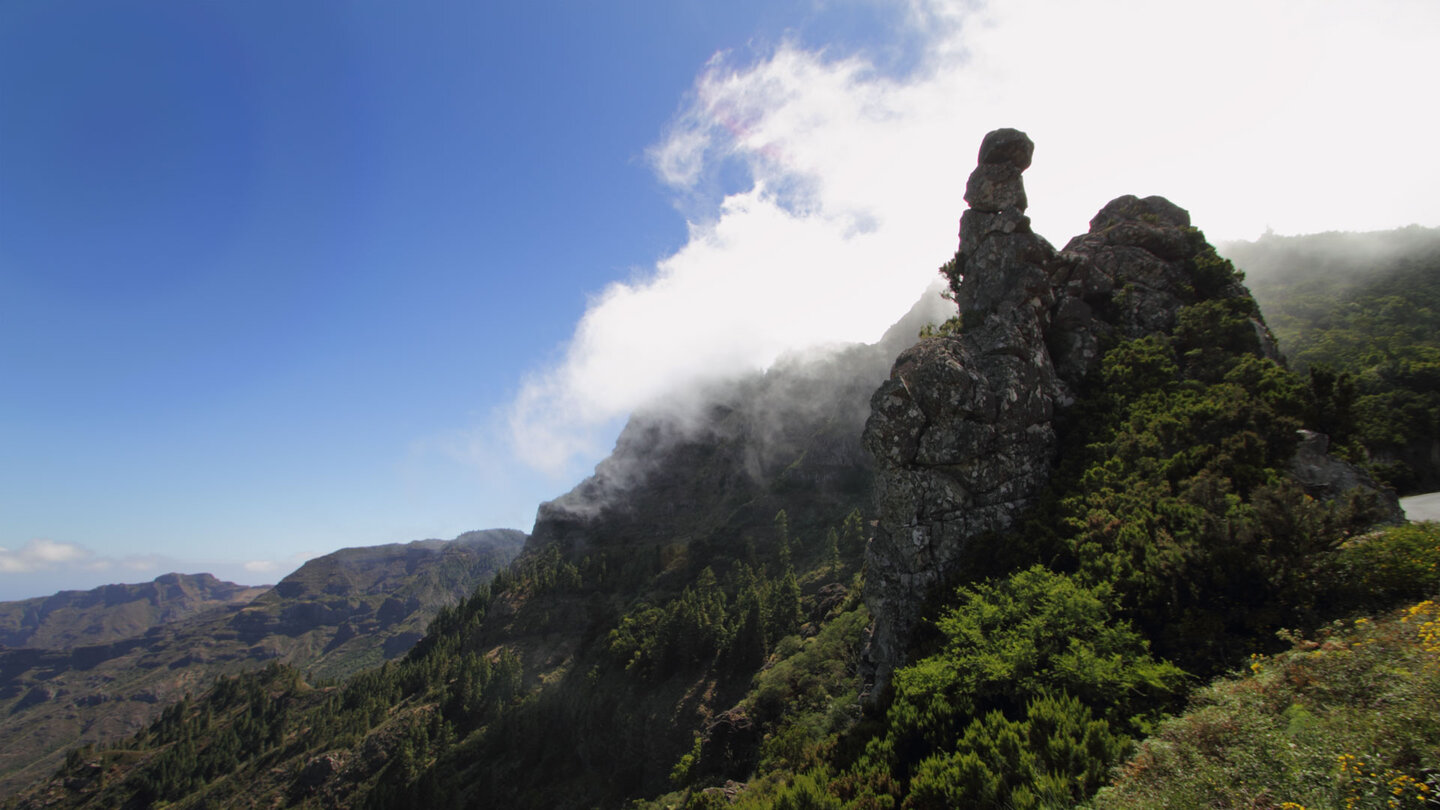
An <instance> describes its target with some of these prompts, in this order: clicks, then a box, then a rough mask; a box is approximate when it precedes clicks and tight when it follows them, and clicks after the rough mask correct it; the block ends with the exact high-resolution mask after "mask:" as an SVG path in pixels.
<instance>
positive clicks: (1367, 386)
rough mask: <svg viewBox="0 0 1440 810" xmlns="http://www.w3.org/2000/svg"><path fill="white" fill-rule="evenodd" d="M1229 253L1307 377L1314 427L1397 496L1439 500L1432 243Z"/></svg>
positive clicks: (1439, 343) (1438, 290) (1340, 243)
mask: <svg viewBox="0 0 1440 810" xmlns="http://www.w3.org/2000/svg"><path fill="white" fill-rule="evenodd" d="M1397 246H1401V247H1403V248H1404V249H1403V250H1402V249H1397ZM1229 253H1230V255H1231V256H1232V257H1233V258H1235V259H1236V261H1237V262H1240V263H1241V264H1242V265H1243V266H1245V267H1246V268H1247V270H1248V271H1249V281H1250V287H1251V289H1252V290H1253V291H1254V294H1255V298H1256V300H1257V301H1259V302H1260V305H1261V307H1262V308H1263V309H1264V311H1265V317H1266V320H1267V321H1268V322H1269V325H1270V328H1271V329H1272V330H1273V331H1274V332H1275V335H1276V337H1277V338H1278V339H1279V341H1280V345H1281V347H1282V348H1283V349H1284V351H1285V354H1286V356H1287V358H1288V359H1289V361H1290V365H1291V367H1292V368H1294V369H1295V370H1296V371H1298V372H1299V373H1301V374H1305V375H1309V378H1310V382H1311V387H1312V390H1313V391H1314V395H1315V407H1316V408H1317V413H1316V414H1315V415H1316V417H1317V422H1318V428H1319V429H1320V430H1321V431H1322V432H1325V433H1327V434H1329V435H1330V436H1331V438H1332V440H1333V441H1334V444H1335V446H1336V447H1337V448H1338V449H1340V450H1341V451H1344V452H1348V453H1349V454H1350V455H1351V456H1352V457H1353V458H1354V459H1356V460H1367V461H1369V462H1370V464H1371V467H1372V469H1373V470H1374V471H1375V473H1376V474H1378V475H1379V476H1380V477H1381V478H1383V479H1384V480H1386V481H1388V482H1389V483H1391V484H1392V485H1394V486H1395V487H1396V488H1397V489H1399V490H1400V492H1401V493H1402V494H1410V493H1415V492H1428V491H1431V490H1434V489H1440V467H1437V465H1436V463H1435V458H1436V457H1437V456H1436V451H1437V449H1440V234H1437V232H1435V231H1433V230H1428V231H1427V230H1425V229H1422V228H1410V229H1404V230H1400V231H1392V232H1389V233H1386V234H1339V233H1331V234H1319V235H1317V236H1308V237H1291V238H1280V237H1269V238H1266V239H1262V240H1260V241H1259V242H1255V243H1251V244H1240V245H1235V246H1232V247H1231V249H1230V250H1229Z"/></svg>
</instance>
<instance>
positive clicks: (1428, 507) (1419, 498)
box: [1400, 492, 1440, 520]
mask: <svg viewBox="0 0 1440 810" xmlns="http://www.w3.org/2000/svg"><path fill="white" fill-rule="evenodd" d="M1400 508H1401V509H1404V510H1405V517H1407V518H1410V519H1411V520H1440V492H1431V493H1430V494H1428V495H1411V496H1410V497H1408V498H1401V499H1400Z"/></svg>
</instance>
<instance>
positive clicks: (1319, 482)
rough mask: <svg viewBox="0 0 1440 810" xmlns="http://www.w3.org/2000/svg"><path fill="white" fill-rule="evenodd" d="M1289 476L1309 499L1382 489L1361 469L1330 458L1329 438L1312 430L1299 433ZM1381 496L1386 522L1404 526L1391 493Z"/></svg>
mask: <svg viewBox="0 0 1440 810" xmlns="http://www.w3.org/2000/svg"><path fill="white" fill-rule="evenodd" d="M1290 474H1291V475H1292V476H1294V477H1295V480H1296V481H1298V482H1300V485H1301V486H1302V487H1304V488H1305V491H1306V492H1307V493H1309V494H1310V495H1311V496H1312V497H1315V498H1319V499H1321V500H1330V499H1333V498H1338V497H1341V496H1343V495H1345V494H1346V493H1348V492H1350V491H1351V490H1355V489H1362V490H1367V491H1371V492H1377V493H1379V492H1381V487H1380V485H1379V484H1377V483H1376V482H1375V479H1373V478H1371V477H1370V476H1369V474H1367V473H1366V472H1365V471H1364V470H1361V469H1360V468H1358V467H1356V466H1355V465H1353V464H1348V463H1346V462H1344V461H1341V460H1340V459H1337V458H1335V457H1334V456H1332V455H1330V437H1329V436H1326V435H1325V434H1324V433H1316V432H1315V431H1313V430H1302V431H1300V444H1299V446H1297V447H1296V448H1295V455H1294V457H1292V458H1291V459H1290ZM1386 494H1387V495H1388V497H1381V498H1379V499H1377V500H1378V503H1377V507H1378V508H1379V509H1380V510H1381V512H1382V518H1381V519H1382V521H1383V522H1385V523H1404V522H1405V511H1404V510H1403V509H1401V508H1400V501H1399V500H1398V499H1396V498H1395V497H1394V494H1393V493H1386Z"/></svg>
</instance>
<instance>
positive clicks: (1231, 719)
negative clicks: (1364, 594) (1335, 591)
mask: <svg viewBox="0 0 1440 810" xmlns="http://www.w3.org/2000/svg"><path fill="white" fill-rule="evenodd" d="M1287 638H1288V639H1289V640H1290V642H1291V649H1289V650H1288V651H1285V652H1282V653H1280V654H1279V655H1275V656H1273V657H1267V656H1259V655H1257V656H1253V657H1252V658H1251V659H1250V662H1249V665H1248V666H1247V667H1246V668H1245V670H1243V671H1242V672H1240V673H1237V674H1235V675H1233V676H1232V677H1229V678H1225V679H1221V680H1218V681H1216V682H1215V683H1213V684H1212V685H1210V686H1208V687H1205V688H1204V689H1201V690H1199V691H1198V692H1197V693H1196V698H1195V700H1194V702H1193V704H1192V708H1191V709H1190V711H1189V712H1187V713H1186V714H1184V715H1182V716H1180V717H1177V718H1174V719H1172V720H1169V721H1166V722H1165V723H1164V724H1162V725H1161V727H1160V729H1159V731H1158V732H1157V733H1156V734H1155V735H1154V736H1152V737H1151V738H1150V739H1147V740H1146V741H1145V742H1143V743H1142V744H1141V745H1140V747H1139V749H1138V751H1137V752H1136V754H1135V755H1134V756H1133V757H1132V758H1131V759H1130V760H1129V761H1128V762H1127V763H1125V764H1124V765H1123V766H1122V767H1121V768H1120V770H1119V773H1118V776H1117V778H1116V780H1115V782H1114V784H1113V785H1112V786H1111V787H1108V788H1105V789H1103V790H1102V791H1101V792H1100V793H1099V794H1098V795H1097V796H1096V797H1095V800H1094V802H1093V805H1092V806H1093V807H1094V808H1096V809H1097V810H1098V809H1099V808H1149V807H1194V808H1202V807H1253V808H1267V810H1332V809H1333V810H1390V808H1405V807H1411V808H1416V810H1420V809H1421V808H1433V807H1440V772H1437V771H1436V770H1435V768H1436V766H1437V764H1440V605H1437V604H1436V602H1435V601H1434V600H1425V601H1422V602H1418V603H1415V604H1412V605H1410V606H1409V607H1406V608H1403V609H1401V610H1399V611H1396V612H1393V613H1391V614H1389V615H1385V616H1379V617H1375V618H1368V617H1362V618H1359V619H1356V620H1354V621H1345V622H1335V623H1333V624H1331V625H1329V626H1328V627H1326V628H1324V629H1323V630H1322V631H1321V632H1320V633H1318V634H1317V635H1316V637H1315V638H1312V639H1306V638H1300V637H1298V636H1293V635H1287Z"/></svg>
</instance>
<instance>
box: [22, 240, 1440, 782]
mask: <svg viewBox="0 0 1440 810" xmlns="http://www.w3.org/2000/svg"><path fill="white" fill-rule="evenodd" d="M1195 270H1196V277H1195V288H1196V290H1197V292H1198V294H1199V295H1200V296H1201V300H1199V301H1198V302H1197V303H1196V304H1194V305H1193V306H1190V307H1187V308H1185V309H1183V310H1181V311H1180V313H1179V315H1178V324H1177V328H1176V330H1175V332H1174V334H1173V335H1169V336H1158V335H1157V336H1150V337H1145V338H1140V339H1132V340H1119V339H1117V340H1116V341H1115V342H1113V343H1112V344H1111V345H1108V346H1106V347H1105V349H1106V350H1105V352H1104V356H1103V358H1102V360H1101V364H1100V367H1099V370H1098V371H1097V372H1096V373H1095V374H1094V376H1093V379H1091V380H1089V381H1087V383H1086V384H1085V385H1084V386H1082V387H1081V390H1079V391H1078V392H1077V394H1078V396H1079V399H1078V401H1077V402H1076V403H1075V404H1074V405H1073V406H1072V407H1071V408H1070V409H1068V411H1067V412H1066V413H1065V414H1064V416H1063V417H1062V419H1061V421H1059V422H1058V423H1057V425H1056V427H1057V432H1058V438H1059V441H1060V450H1061V454H1060V458H1061V464H1060V467H1059V469H1058V470H1057V472H1056V474H1055V475H1054V476H1053V478H1052V481H1051V483H1050V486H1049V488H1048V490H1047V491H1045V492H1044V493H1042V496H1041V497H1040V498H1039V499H1038V502H1037V505H1036V506H1035V507H1034V508H1033V509H1032V511H1031V512H1030V513H1029V514H1028V515H1027V516H1026V517H1025V519H1024V520H1022V521H1021V522H1020V523H1019V524H1017V525H1016V527H1015V528H1014V529H1013V530H1012V531H1009V532H1007V533H1005V534H1003V535H999V536H994V537H990V538H984V539H982V541H980V542H977V543H975V544H974V551H973V554H972V558H971V559H968V560H966V561H965V568H964V570H965V572H966V574H965V576H963V577H962V578H961V580H960V581H956V582H952V583H949V585H948V586H947V588H946V589H945V591H944V592H942V593H940V594H938V595H937V596H936V600H935V602H934V607H933V611H932V612H931V613H929V614H928V615H929V616H931V620H930V621H929V622H928V625H927V627H926V628H925V629H924V630H923V631H922V632H921V633H919V634H918V636H917V642H916V645H915V647H914V649H912V650H911V655H910V658H909V660H910V662H911V663H910V664H909V665H908V666H905V667H902V668H900V669H898V670H897V671H896V672H894V673H893V676H892V677H891V679H890V681H889V684H888V686H887V687H886V689H885V690H884V691H882V692H881V693H879V694H868V693H866V691H865V690H866V684H865V683H864V681H863V675H862V672H863V670H864V669H865V662H864V661H863V655H862V649H863V644H864V639H865V634H866V628H867V625H868V624H869V621H870V616H869V614H868V613H867V609H866V607H865V606H864V605H863V604H862V602H861V599H860V594H861V592H862V589H863V584H864V573H865V572H864V570H863V567H862V549H863V544H864V539H865V534H866V526H865V522H864V517H863V515H862V514H861V513H860V512H859V511H856V510H853V504H854V503H858V502H863V501H862V500H861V499H859V498H858V497H854V496H856V495H857V494H863V493H862V490H863V487H858V488H850V489H846V488H845V487H852V486H853V480H854V478H855V476H853V475H850V474H849V473H844V472H841V473H836V472H835V470H833V469H822V468H819V467H813V466H812V467H807V466H806V463H807V459H814V458H822V457H825V456H826V454H825V453H822V452H812V451H814V450H815V449H816V448H817V447H822V446H824V447H826V449H829V450H834V447H835V445H834V444H831V445H824V442H829V441H832V439H831V437H830V436H829V434H827V432H826V431H828V430H833V429H834V426H833V424H830V425H823V426H820V427H812V428H807V430H806V431H797V432H798V433H802V434H804V435H803V437H802V439H794V440H793V444H791V445H787V448H788V449H787V453H788V452H789V450H791V449H793V450H794V453H793V458H794V460H793V461H790V460H789V459H788V458H787V459H782V462H783V463H781V464H780V465H779V466H777V467H776V469H777V470H779V472H778V473H777V474H776V475H775V476H774V477H773V478H772V479H770V480H767V481H765V482H762V483H760V484H756V483H754V481H753V479H752V477H750V475H749V474H748V473H743V474H736V473H735V470H737V469H741V465H742V464H744V463H746V462H744V461H743V460H744V459H745V458H746V453H745V452H742V451H737V450H736V449H735V447H734V446H733V445H726V444H725V443H724V441H719V440H717V441H716V442H714V443H712V444H709V445H704V446H698V445H697V446H687V447H682V448H680V449H679V450H672V451H671V452H673V453H674V455H673V456H672V457H671V459H670V461H672V462H674V463H673V465H672V466H670V467H667V468H666V470H667V471H668V472H671V473H674V475H672V476H669V477H665V476H662V477H663V478H665V480H663V481H662V482H661V483H660V484H658V485H657V487H656V493H658V494H655V495H653V496H651V495H646V496H644V497H653V498H655V503H649V502H642V503H641V506H646V507H648V506H655V507H656V508H655V509H653V510H649V511H647V509H645V508H641V506H634V505H631V507H632V508H631V511H630V512H624V513H623V514H621V513H620V512H617V513H616V514H611V515H602V516H601V517H597V518H594V519H593V522H591V523H588V524H585V530H584V531H574V532H570V533H565V532H562V531H559V530H557V539H556V540H555V541H553V542H550V543H548V544H545V545H541V546H540V547H539V548H535V549H532V550H530V551H529V552H528V553H526V554H525V555H523V556H522V557H521V558H520V559H519V560H517V561H516V562H515V563H514V564H512V565H511V566H510V567H509V568H507V569H506V570H505V571H503V572H502V573H501V574H500V575H498V576H496V577H495V579H494V580H493V582H492V583H491V584H490V585H489V586H488V587H482V588H481V589H479V590H477V591H476V592H475V594H474V595H473V596H471V597H470V598H469V599H467V600H465V601H464V602H462V603H461V604H459V605H457V606H455V607H453V608H447V609H445V610H442V611H441V612H440V613H439V615H438V616H437V617H436V618H435V620H434V621H433V623H432V624H431V626H430V628H429V630H428V632H427V634H426V637H425V639H424V640H423V641H422V642H421V643H420V644H418V645H417V646H416V647H415V648H414V649H413V650H411V652H410V653H409V654H408V655H407V656H406V657H405V658H404V659H403V660H401V661H398V662H392V663H389V664H386V665H384V666H381V667H378V668H375V669H371V670H367V671H365V672H363V673H360V674H357V675H355V676H352V677H350V678H348V679H347V680H345V681H343V682H338V683H316V684H307V683H306V682H305V681H304V680H303V679H302V678H300V677H299V676H298V675H297V674H296V673H294V672H293V671H291V670H288V669H286V668H283V667H271V668H269V669H267V670H266V671H265V672H263V673H260V674H257V675H249V676H241V677H240V678H236V679H226V680H221V681H218V682H216V683H215V684H214V686H213V687H212V688H211V689H210V690H209V691H207V692H206V693H205V694H203V695H200V696H198V697H194V698H192V699H189V700H187V701H185V702H182V703H180V704H177V705H176V706H174V707H171V708H170V709H168V710H167V711H166V712H165V714H164V716H162V717H161V719H160V720H158V721H156V723H155V724H154V725H153V726H152V727H151V729H150V730H149V731H147V732H146V733H144V734H142V735H140V736H139V737H136V738H134V739H131V740H128V741H125V742H123V743H120V744H117V745H113V746H110V747H100V748H94V749H82V750H77V751H76V752H73V753H72V755H71V756H70V757H69V758H68V759H67V762H66V765H65V766H64V768H63V769H62V772H61V773H60V774H59V778H58V779H57V780H56V781H55V782H54V783H52V787H51V788H50V789H51V790H52V794H51V796H52V797H53V796H59V795H63V796H66V797H69V798H70V799H73V800H74V801H73V804H76V805H78V804H79V803H80V801H82V800H83V801H88V802H90V803H91V806H113V807H127V806H128V807H141V806H147V805H150V804H155V803H160V802H173V803H174V806H177V807H212V806H213V807H237V806H251V805H252V804H259V803H262V802H261V799H260V798H259V797H264V803H266V804H267V805H269V804H275V805H281V806H299V807H307V806H313V807H340V806H345V807H369V808H386V807H413V806H425V807H438V808H445V807H468V806H489V805H495V806H507V807H512V806H513V807H596V806H598V807H623V806H632V807H637V808H649V807H653V808H660V807H686V808H717V807H734V808H737V809H738V810H745V809H746V808H762V807H764V808H771V807H775V808H797V809H798V808H854V809H860V808H864V809H866V810H869V809H872V808H941V807H944V808H949V807H973V808H982V809H983V808H996V809H997V810H998V809H1000V808H1005V809H1007V810H1009V809H1010V808H1052V807H1076V806H1087V805H1088V806H1093V807H1096V808H1099V807H1107V808H1108V807H1153V806H1157V805H1161V804H1164V805H1165V806H1171V807H1195V808H1201V807H1228V806H1249V807H1257V808H1281V809H1285V808H1288V810H1305V809H1306V808H1340V807H1345V808H1347V810H1348V808H1362V807H1377V808H1378V807H1392V806H1406V804H1404V803H1408V806H1420V805H1421V800H1423V801H1429V800H1430V799H1431V797H1433V796H1434V792H1435V791H1437V790H1440V784H1436V783H1435V776H1434V772H1433V770H1427V768H1432V769H1433V768H1434V767H1435V765H1436V763H1440V721H1437V719H1436V718H1437V717H1440V711H1436V710H1435V707H1436V706H1440V630H1437V627H1440V608H1436V606H1435V603H1434V601H1432V600H1433V599H1434V598H1435V597H1436V596H1437V595H1440V529H1437V528H1436V527H1435V526H1431V525H1421V526H1405V527H1392V528H1387V529H1384V530H1381V531H1371V529H1370V528H1369V527H1370V526H1372V525H1373V523H1374V522H1375V520H1376V518H1377V516H1379V515H1380V514H1381V512H1380V511H1379V509H1378V505H1377V503H1375V502H1374V501H1372V500H1369V499H1367V498H1365V497H1362V496H1358V495H1356V496H1351V497H1349V498H1346V499H1341V500H1338V501H1335V502H1325V501H1320V500H1316V499H1315V498H1312V497H1311V496H1310V495H1308V494H1306V492H1305V491H1304V490H1303V489H1302V488H1301V487H1300V486H1299V485H1297V484H1296V483H1294V482H1293V480H1292V479H1291V478H1290V477H1289V475H1288V472H1287V466H1288V463H1289V459H1290V457H1291V455H1292V453H1293V451H1294V449H1295V447H1296V443H1297V429H1298V428H1301V427H1310V428H1327V427H1330V428H1335V427H1337V426H1338V428H1339V429H1340V430H1341V431H1342V432H1341V433H1339V434H1337V435H1339V436H1341V437H1342V440H1341V443H1342V444H1345V443H1346V441H1348V440H1347V439H1345V438H1344V437H1345V435H1346V434H1344V433H1343V430H1344V429H1345V427H1346V426H1347V425H1353V426H1355V427H1354V428H1353V432H1352V434H1351V435H1352V436H1353V437H1358V438H1354V442H1358V444H1354V445H1353V446H1352V448H1351V450H1352V452H1353V453H1355V454H1357V455H1358V454H1364V453H1367V452H1371V453H1373V452H1375V451H1374V450H1372V449H1371V448H1370V445H1368V444H1365V441H1366V439H1365V437H1366V436H1368V435H1370V434H1367V433H1366V432H1365V431H1366V430H1369V428H1365V427H1364V425H1365V424H1367V423H1366V421H1365V419H1366V417H1365V413H1366V412H1367V411H1366V409H1367V408H1369V407H1370V406H1369V405H1366V404H1364V402H1366V401H1365V400H1364V397H1365V396H1370V395H1371V394H1368V393H1364V392H1365V391H1368V390H1370V389H1367V388H1366V387H1365V386H1366V385H1368V384H1369V383H1365V382H1364V378H1363V375H1362V374H1359V373H1357V372H1351V371H1344V370H1341V371H1337V372H1326V371H1323V370H1316V367H1314V366H1312V367H1310V368H1309V369H1304V368H1302V370H1301V371H1296V370H1292V369H1290V368H1287V367H1286V366H1285V365H1283V364H1281V363H1278V362H1275V361H1274V360H1271V359H1268V358H1266V357H1264V356H1263V352H1262V347H1261V342H1260V339H1259V335H1258V333H1257V331H1256V329H1255V326H1254V322H1253V319H1254V318H1255V316H1257V315H1258V311H1257V310H1256V308H1255V304H1254V303H1253V302H1252V301H1250V300H1248V299H1235V298H1225V297H1216V296H1223V295H1224V294H1225V291H1226V290H1227V289H1228V288H1229V287H1230V282H1231V281H1232V280H1233V279H1235V278H1236V273H1235V270H1234V268H1233V267H1232V266H1231V265H1230V264H1229V263H1228V262H1226V261H1224V260H1221V259H1219V258H1218V257H1216V256H1214V255H1213V254H1211V255H1207V256H1203V257H1201V260H1200V261H1198V262H1196V267H1195ZM1120 292H1121V293H1123V290H1122V291H1120ZM1206 296H1211V297H1206ZM1397 340H1398V339H1397ZM1395 351H1397V352H1399V351H1401V349H1400V347H1398V345H1397V347H1396V348H1395ZM1405 351H1408V349H1406V350H1405ZM1422 355H1423V353H1421V354H1416V355H1413V356H1412V357H1411V358H1410V360H1408V361H1406V362H1410V363H1411V365H1410V366H1408V368H1412V369H1413V368H1416V367H1417V366H1416V365H1415V364H1416V363H1419V362H1420V360H1418V359H1416V358H1420V357H1421V356H1422ZM1427 362H1428V361H1427ZM1427 373H1428V372H1427ZM1393 390H1399V389H1393ZM1407 390H1408V389H1407ZM1352 394H1353V396H1352ZM739 433H741V434H743V433H744V431H739ZM787 441H790V440H788V439H787ZM727 454H728V455H727ZM839 455H843V453H833V454H832V456H839ZM737 459H740V461H736V460H737ZM731 463H734V464H735V466H733V467H728V466H726V465H727V464H731ZM862 477H863V476H862ZM821 480H831V481H842V482H844V484H843V486H841V487H838V488H836V489H832V490H828V491H826V490H823V488H822V487H820V486H819V485H816V484H814V483H813V482H816V481H821ZM677 493H679V494H677ZM696 493H699V494H698V495H697V494H696ZM702 496H703V497H702ZM676 504H683V508H682V507H679V506H677V505H676ZM617 515H618V516H617ZM607 532H608V534H606V533H607ZM1247 666H1248V668H1246V667H1247ZM1242 668H1244V669H1242ZM1212 679H1213V682H1211V681H1212ZM1207 682H1211V683H1210V685H1209V686H1205V685H1204V684H1206V683H1207ZM1187 700H1188V701H1189V708H1188V710H1187V707H1186V706H1187ZM1112 780H1113V784H1111V785H1110V786H1108V787H1107V786H1106V783H1107V782H1111V781H1112ZM738 781H744V782H746V783H747V784H745V785H744V786H739V785H737V784H734V783H735V782H738ZM57 785H58V786H60V787H57ZM727 785H728V786H727ZM24 801H29V799H25V800H24ZM1396 801H1399V802H1401V804H1392V803H1391V802H1396ZM40 804H41V801H40V800H38V799H37V800H36V801H35V802H34V803H31V804H24V803H22V801H21V800H16V801H14V802H13V803H12V805H11V806H14V807H31V806H39V805H40ZM55 806H69V805H64V804H63V803H60V802H58V801H57V802H56V803H55Z"/></svg>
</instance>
